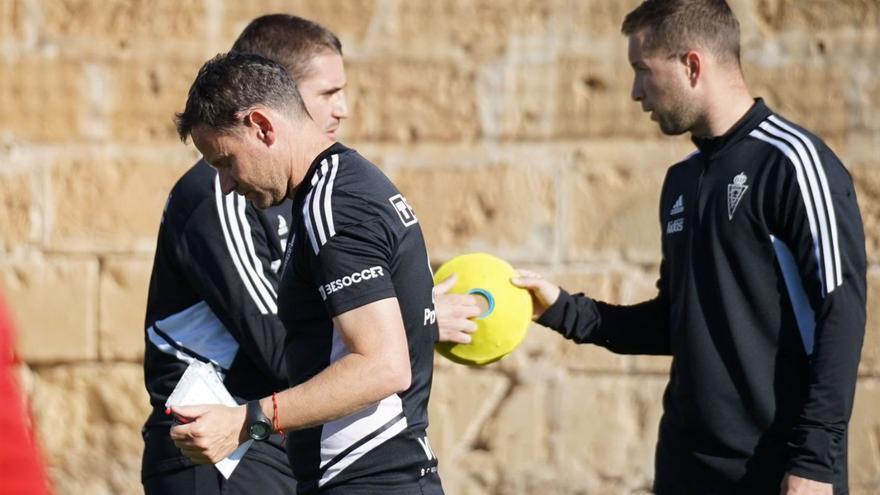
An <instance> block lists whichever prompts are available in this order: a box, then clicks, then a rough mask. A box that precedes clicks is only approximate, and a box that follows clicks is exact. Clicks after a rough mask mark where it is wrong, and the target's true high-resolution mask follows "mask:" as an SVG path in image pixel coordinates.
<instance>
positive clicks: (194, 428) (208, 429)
mask: <svg viewBox="0 0 880 495" xmlns="http://www.w3.org/2000/svg"><path fill="white" fill-rule="evenodd" d="M170 412H171V413H172V414H174V415H175V416H176V417H177V419H178V421H179V422H180V423H179V424H176V425H175V426H173V427H172V428H171V439H172V440H174V444H175V445H177V448H178V449H180V452H181V453H182V454H183V455H185V456H187V457H189V458H190V459H191V460H192V461H193V462H195V463H196V464H215V463H217V462H218V461H221V460H223V459H225V458H227V457H229V454H231V453H232V452H233V451H235V449H236V448H238V446H239V444H240V443H241V439H242V435H243V431H244V423H245V417H246V413H245V406H237V407H227V406H220V405H201V406H180V407H174V408H171V411H170Z"/></svg>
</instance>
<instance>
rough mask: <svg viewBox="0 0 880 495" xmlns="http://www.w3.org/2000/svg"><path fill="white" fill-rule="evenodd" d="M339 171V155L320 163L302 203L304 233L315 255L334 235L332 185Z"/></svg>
mask: <svg viewBox="0 0 880 495" xmlns="http://www.w3.org/2000/svg"><path fill="white" fill-rule="evenodd" d="M338 169H339V155H331V156H330V157H329V161H328V159H327V158H325V159H324V160H322V161H321V166H320V168H319V169H318V170H317V171H316V172H315V175H314V176H312V181H311V185H312V189H311V190H310V191H309V193H308V195H307V196H306V199H305V201H304V202H303V207H302V212H303V218H304V219H305V225H306V233H307V234H308V237H309V243H310V244H311V245H312V250H313V251H314V252H315V254H318V251H320V250H321V246H323V245H324V244H326V243H327V241H329V240H330V239H331V238H332V237H333V236H334V235H336V227H335V224H334V222H333V201H332V195H333V183H334V181H335V180H336V171H337V170H338Z"/></svg>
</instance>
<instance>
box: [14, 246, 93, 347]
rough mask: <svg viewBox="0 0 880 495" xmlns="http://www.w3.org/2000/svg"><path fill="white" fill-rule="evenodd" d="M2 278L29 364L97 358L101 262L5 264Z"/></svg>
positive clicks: (54, 260) (38, 260)
mask: <svg viewBox="0 0 880 495" xmlns="http://www.w3.org/2000/svg"><path fill="white" fill-rule="evenodd" d="M0 276H2V285H3V288H4V292H5V293H6V298H7V300H8V303H9V308H10V310H11V312H12V313H13V316H14V319H15V321H16V323H17V324H16V328H17V334H18V350H19V354H20V356H21V357H22V359H23V360H25V361H27V362H29V363H44V362H58V361H79V360H88V359H94V358H96V357H97V355H98V346H97V313H98V310H97V304H98V299H97V298H98V263H97V261H95V260H89V259H63V258H48V259H45V258H42V257H39V256H32V257H30V258H27V259H20V260H8V261H4V263H2V265H0Z"/></svg>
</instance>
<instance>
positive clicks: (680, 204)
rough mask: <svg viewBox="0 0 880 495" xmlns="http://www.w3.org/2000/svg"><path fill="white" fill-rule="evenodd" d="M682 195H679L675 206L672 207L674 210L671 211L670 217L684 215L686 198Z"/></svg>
mask: <svg viewBox="0 0 880 495" xmlns="http://www.w3.org/2000/svg"><path fill="white" fill-rule="evenodd" d="M682 196H683V195H682V194H679V195H678V199H676V200H675V204H674V205H672V209H671V210H669V214H670V215H679V214H681V213H684V198H683V197H682Z"/></svg>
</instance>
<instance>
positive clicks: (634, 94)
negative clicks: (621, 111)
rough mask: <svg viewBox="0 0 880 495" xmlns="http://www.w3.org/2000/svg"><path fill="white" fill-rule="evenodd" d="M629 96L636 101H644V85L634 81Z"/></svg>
mask: <svg viewBox="0 0 880 495" xmlns="http://www.w3.org/2000/svg"><path fill="white" fill-rule="evenodd" d="M629 96H630V98H632V99H633V100H635V101H642V100H644V99H645V92H644V91H642V85H641V84H639V82H638V81H633V85H632V88H630V91H629Z"/></svg>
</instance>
